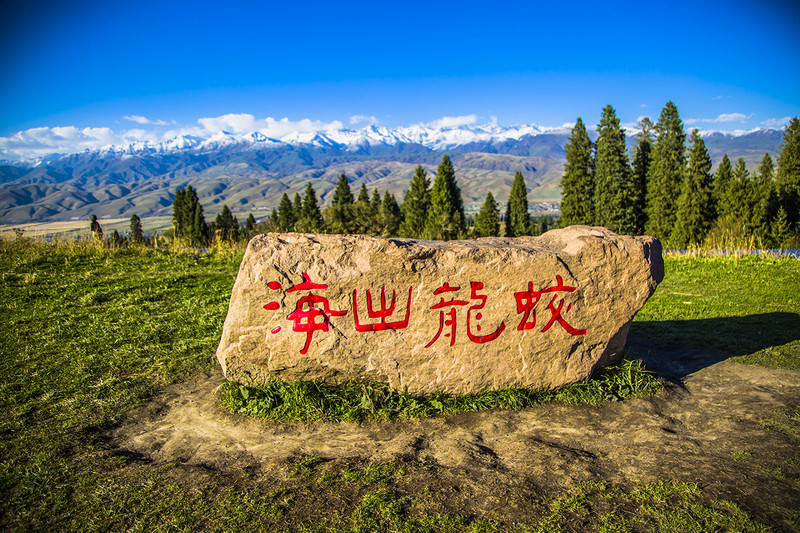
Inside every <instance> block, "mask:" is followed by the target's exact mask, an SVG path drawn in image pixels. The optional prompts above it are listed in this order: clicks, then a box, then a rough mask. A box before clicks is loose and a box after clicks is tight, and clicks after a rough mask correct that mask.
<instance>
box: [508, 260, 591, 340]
mask: <svg viewBox="0 0 800 533" xmlns="http://www.w3.org/2000/svg"><path fill="white" fill-rule="evenodd" d="M575 289H576V287H570V286H567V285H564V279H563V278H562V277H561V276H558V275H557V276H556V285H555V287H547V288H545V289H542V290H540V291H535V290H533V283H532V282H528V290H527V291H522V292H515V293H514V298H515V299H516V300H517V313H520V314H521V313H525V316H523V317H522V320H521V321H520V323H519V326H517V329H518V330H519V331H525V330H528V329H533V328H534V327H535V326H536V309H535V307H536V304H537V303H539V299H540V298H541V297H542V295H543V294H545V293H551V292H552V293H556V294H554V295H553V299H552V300H550V303H549V304H547V308H546V309H547V310H548V311H550V321H549V322H548V323H547V325H546V326H545V327H543V328H542V332H545V331H547V330H548V329H550V326H552V325H553V324H554V323H555V322H558V323H559V324H561V327H563V328H564V329H565V330H566V331H567V332H568V333H569V334H570V335H575V336H578V335H586V330H585V329H576V328H574V327H572V326H571V325H570V324H568V323H567V321H566V320H564V317H563V316H561V310H562V309H563V307H564V300H560V301H559V302H558V307H555V306H554V305H553V304H554V303H555V301H556V299H558V296H559V295H558V294H557V293H559V292H573V291H575ZM570 309H572V304H569V305H568V306H567V311H569V310H570ZM565 312H566V311H565Z"/></svg>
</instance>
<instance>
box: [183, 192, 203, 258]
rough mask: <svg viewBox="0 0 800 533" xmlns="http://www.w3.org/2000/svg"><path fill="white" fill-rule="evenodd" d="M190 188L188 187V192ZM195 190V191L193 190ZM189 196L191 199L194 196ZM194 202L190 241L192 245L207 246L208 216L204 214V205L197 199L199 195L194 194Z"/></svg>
mask: <svg viewBox="0 0 800 533" xmlns="http://www.w3.org/2000/svg"><path fill="white" fill-rule="evenodd" d="M189 190H190V189H189V188H188V187H187V192H188V191H189ZM192 192H193V191H192ZM187 196H189V198H190V199H191V198H192V196H190V195H187ZM193 198H194V199H193V201H192V203H193V204H194V210H193V212H194V216H193V217H192V229H191V232H190V234H189V242H190V243H191V244H192V246H205V245H206V244H208V224H206V218H205V216H204V215H203V206H202V205H200V202H199V201H198V199H197V195H196V194H194V195H193Z"/></svg>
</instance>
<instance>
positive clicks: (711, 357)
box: [626, 312, 800, 381]
mask: <svg viewBox="0 0 800 533" xmlns="http://www.w3.org/2000/svg"><path fill="white" fill-rule="evenodd" d="M797 340H800V315H798V314H797V313H783V312H776V313H762V314H758V315H747V316H730V317H718V318H705V319H696V320H663V321H655V320H653V321H636V322H634V323H633V324H632V325H631V330H630V333H629V335H628V342H627V345H626V347H627V349H628V351H629V352H630V353H631V355H632V356H634V357H638V358H641V359H643V360H644V362H645V365H646V366H647V368H648V369H650V370H652V371H654V372H656V373H658V374H659V375H661V376H663V377H665V378H667V379H669V380H672V381H680V380H682V379H683V378H685V377H686V376H687V375H689V374H691V373H693V372H697V371H698V370H700V369H702V368H705V367H708V366H711V365H713V364H714V363H718V362H720V361H724V360H725V359H728V358H729V357H735V356H739V355H747V354H752V353H755V352H758V351H760V350H764V349H767V348H772V347H776V346H782V345H784V344H787V343H790V342H793V341H797Z"/></svg>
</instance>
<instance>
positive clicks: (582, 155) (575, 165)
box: [559, 117, 594, 228]
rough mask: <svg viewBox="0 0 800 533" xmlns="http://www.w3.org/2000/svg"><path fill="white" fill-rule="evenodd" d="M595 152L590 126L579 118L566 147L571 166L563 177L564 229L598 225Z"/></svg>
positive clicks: (562, 222)
mask: <svg viewBox="0 0 800 533" xmlns="http://www.w3.org/2000/svg"><path fill="white" fill-rule="evenodd" d="M593 149H594V146H593V145H592V141H591V139H589V134H588V133H587V131H586V126H584V124H583V120H581V118H580V117H578V120H577V121H576V122H575V126H574V127H573V128H572V133H571V134H570V137H569V140H568V142H567V145H566V146H565V147H564V150H565V153H566V159H567V164H566V166H565V167H564V175H563V176H562V177H561V217H560V218H559V225H560V226H561V227H562V228H563V227H566V226H570V225H572V224H593V223H594V177H593V176H594V160H593V159H592V151H593Z"/></svg>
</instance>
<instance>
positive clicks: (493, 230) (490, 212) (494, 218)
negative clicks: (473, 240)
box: [475, 191, 500, 237]
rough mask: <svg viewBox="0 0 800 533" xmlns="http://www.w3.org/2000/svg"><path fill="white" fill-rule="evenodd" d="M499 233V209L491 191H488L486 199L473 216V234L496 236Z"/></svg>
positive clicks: (477, 235)
mask: <svg viewBox="0 0 800 533" xmlns="http://www.w3.org/2000/svg"><path fill="white" fill-rule="evenodd" d="M499 234H500V210H499V209H498V208H497V202H495V200H494V196H492V191H489V192H488V193H486V200H485V201H484V202H483V206H482V207H481V210H480V211H479V212H478V216H476V217H475V236H476V237H496V236H497V235H499Z"/></svg>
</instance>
